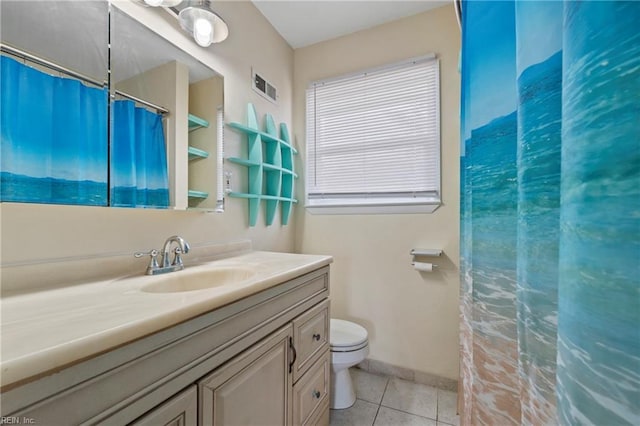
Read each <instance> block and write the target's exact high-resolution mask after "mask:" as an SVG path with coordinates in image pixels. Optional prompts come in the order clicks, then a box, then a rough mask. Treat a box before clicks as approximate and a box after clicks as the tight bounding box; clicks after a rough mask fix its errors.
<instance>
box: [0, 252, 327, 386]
mask: <svg viewBox="0 0 640 426" xmlns="http://www.w3.org/2000/svg"><path fill="white" fill-rule="evenodd" d="M331 261H332V258H331V256H319V255H304V254H289V253H274V252H261V251H252V252H248V253H244V254H240V255H237V256H234V257H229V258H225V259H220V260H215V261H212V262H208V263H204V264H201V265H198V266H188V267H187V268H186V269H185V270H184V271H180V272H172V273H170V274H166V275H157V276H147V275H138V276H129V277H122V278H117V279H110V280H103V281H96V282H91V283H87V284H80V285H74V286H69V287H62V288H55V289H51V290H41V291H37V292H32V293H25V294H19V295H14V296H10V297H3V298H2V299H1V301H0V309H1V312H2V324H1V327H0V341H1V342H2V347H1V352H0V371H1V385H2V388H3V389H5V388H7V387H9V386H10V385H13V384H17V383H19V382H24V381H28V380H29V379H30V378H34V377H36V376H39V375H41V374H43V373H47V372H50V371H55V370H57V369H60V368H62V367H64V366H68V365H70V364H73V363H75V362H77V361H80V360H83V359H87V358H90V357H92V356H95V355H98V354H100V353H103V352H105V351H108V350H110V349H112V348H115V347H118V346H120V345H123V344H125V343H128V342H131V341H134V340H136V339H139V338H141V337H144V336H146V335H149V334H152V333H154V332H157V331H159V330H162V329H165V328H167V327H170V326H173V325H175V324H178V323H180V322H183V321H186V320H188V319H191V318H194V317H196V316H198V315H201V314H204V313H206V312H209V311H211V310H213V309H216V308H219V307H221V306H224V305H227V304H229V303H232V302H234V301H237V300H239V299H241V298H244V297H247V296H250V295H252V294H255V293H257V292H259V291H262V290H265V289H267V288H270V287H273V286H275V285H277V284H280V283H282V282H285V281H287V280H290V279H293V278H295V277H298V276H300V275H303V274H305V273H308V272H311V271H313V270H316V269H318V268H321V267H323V266H326V265H328V264H329V263H331ZM216 268H218V269H219V268H222V269H224V268H243V269H250V270H252V271H255V275H253V276H252V277H250V278H247V279H244V280H242V281H240V282H237V283H235V284H230V285H223V286H218V287H212V288H207V289H202V290H194V291H182V292H173V293H149V292H145V291H143V290H142V289H143V288H145V287H148V286H149V285H150V284H154V283H156V282H159V281H160V280H163V279H166V277H168V276H170V275H171V276H177V274H185V277H186V274H193V273H198V271H204V270H207V269H216ZM141 272H142V271H141Z"/></svg>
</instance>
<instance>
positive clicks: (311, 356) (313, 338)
mask: <svg viewBox="0 0 640 426" xmlns="http://www.w3.org/2000/svg"><path fill="white" fill-rule="evenodd" d="M293 343H294V346H295V349H296V362H295V364H294V371H293V381H294V382H295V381H297V380H298V379H299V378H300V377H301V376H302V374H304V372H305V371H306V370H308V369H309V368H310V367H311V365H312V364H313V363H314V362H315V360H316V359H317V358H318V357H319V356H321V355H322V353H323V352H325V351H328V350H329V301H324V302H322V303H319V304H318V305H316V306H315V307H314V308H312V309H310V310H309V311H308V312H305V313H304V314H302V315H300V316H299V317H298V318H296V319H295V320H293Z"/></svg>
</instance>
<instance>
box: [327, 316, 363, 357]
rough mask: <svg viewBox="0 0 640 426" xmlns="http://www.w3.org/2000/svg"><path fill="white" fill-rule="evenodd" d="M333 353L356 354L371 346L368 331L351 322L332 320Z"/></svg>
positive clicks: (331, 343) (331, 340)
mask: <svg viewBox="0 0 640 426" xmlns="http://www.w3.org/2000/svg"><path fill="white" fill-rule="evenodd" d="M329 336H330V340H329V344H330V346H331V352H354V351H358V350H360V349H362V348H364V347H365V346H367V345H368V344H369V342H368V341H367V338H368V334H367V330H366V329H365V328H364V327H362V326H360V325H358V324H355V323H352V322H350V321H344V320H340V319H335V318H331V333H330V334H329Z"/></svg>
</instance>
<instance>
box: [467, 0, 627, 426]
mask: <svg viewBox="0 0 640 426" xmlns="http://www.w3.org/2000/svg"><path fill="white" fill-rule="evenodd" d="M462 12H463V13H462V15H463V16H462V40H463V44H462V67H461V70H462V99H461V104H462V108H461V109H462V111H461V121H462V129H461V141H462V146H461V164H460V166H461V167H460V169H461V377H462V382H463V410H462V413H461V414H462V417H461V419H462V424H465V425H470V424H474V425H476V424H477V425H482V424H487V425H507V424H514V425H517V424H533V425H539V424H540V425H542V424H563V425H577V424H594V425H626V424H629V425H631V424H635V425H637V424H640V30H638V28H640V27H639V25H640V24H638V23H639V22H640V2H634V1H601V2H600V1H515V2H513V1H473V0H472V1H466V2H464V3H463V4H462Z"/></svg>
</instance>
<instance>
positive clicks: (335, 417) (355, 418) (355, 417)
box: [329, 399, 378, 426]
mask: <svg viewBox="0 0 640 426" xmlns="http://www.w3.org/2000/svg"><path fill="white" fill-rule="evenodd" d="M377 412H378V405H377V404H372V403H371V402H367V401H362V400H360V399H356V403H355V404H353V405H352V406H351V407H349V408H345V409H344V410H331V417H330V419H329V425H330V426H371V425H373V421H374V420H375V418H376V413H377Z"/></svg>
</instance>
